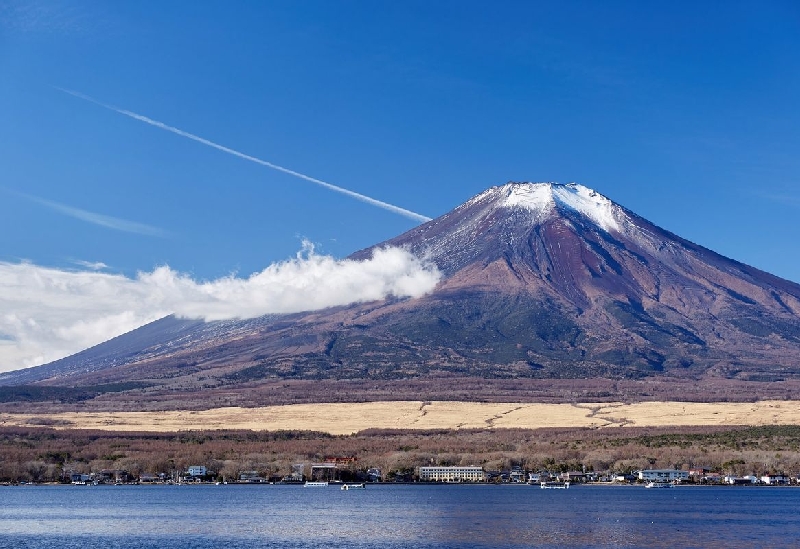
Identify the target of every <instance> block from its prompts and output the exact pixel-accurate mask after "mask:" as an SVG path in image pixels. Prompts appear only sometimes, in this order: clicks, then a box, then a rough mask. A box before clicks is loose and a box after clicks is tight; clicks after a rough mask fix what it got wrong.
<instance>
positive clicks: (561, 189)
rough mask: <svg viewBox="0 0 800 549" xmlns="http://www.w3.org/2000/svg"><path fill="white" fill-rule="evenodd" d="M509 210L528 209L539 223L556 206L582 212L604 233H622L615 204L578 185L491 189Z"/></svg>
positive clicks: (523, 184)
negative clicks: (615, 212) (615, 213)
mask: <svg viewBox="0 0 800 549" xmlns="http://www.w3.org/2000/svg"><path fill="white" fill-rule="evenodd" d="M491 190H492V191H494V192H495V193H496V194H497V196H498V198H499V199H500V200H501V202H500V204H501V206H503V207H506V208H525V209H527V210H530V211H531V212H533V213H534V217H535V218H536V219H537V220H543V219H545V218H547V217H548V216H549V215H550V214H551V213H552V212H553V209H554V208H555V207H556V206H563V207H566V208H569V209H570V210H574V211H576V212H579V213H581V214H583V215H585V216H586V217H588V218H589V219H591V220H592V221H594V222H595V223H597V224H598V225H599V226H600V227H601V228H602V229H603V230H605V231H612V230H615V231H619V230H620V226H619V223H618V222H617V219H616V217H615V215H614V211H615V207H614V203H613V202H612V201H611V200H609V199H608V198H606V197H605V196H603V195H602V194H600V193H598V192H596V191H594V190H592V189H590V188H588V187H584V186H583V185H578V184H577V183H567V184H560V183H508V184H506V185H501V186H499V187H494V189H491Z"/></svg>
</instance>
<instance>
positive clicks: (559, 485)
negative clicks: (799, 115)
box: [539, 481, 569, 490]
mask: <svg viewBox="0 0 800 549" xmlns="http://www.w3.org/2000/svg"><path fill="white" fill-rule="evenodd" d="M539 486H541V488H542V489H543V490H552V489H555V490H566V489H567V488H569V481H566V482H544V481H543V482H542V483H541V484H540V485H539Z"/></svg>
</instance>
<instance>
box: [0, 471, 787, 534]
mask: <svg viewBox="0 0 800 549" xmlns="http://www.w3.org/2000/svg"><path fill="white" fill-rule="evenodd" d="M799 512H800V488H766V487H761V488H759V487H676V488H672V489H667V490H663V489H662V490H648V489H645V488H643V487H607V486H573V487H571V488H570V489H569V490H541V489H540V488H539V487H537V486H526V485H519V486H514V485H512V486H507V485H506V486H487V485H474V486H470V485H463V486H429V485H369V486H368V487H367V489H366V490H349V491H342V490H340V489H339V487H334V486H331V487H327V488H303V487H301V486H279V485H276V486H268V485H264V486H260V485H252V486H247V485H223V486H91V487H87V486H19V487H0V547H3V548H6V547H9V548H11V547H13V548H15V549H22V548H37V549H38V548H54V549H55V548H58V549H73V548H74V549H93V548H101V547H102V548H104V549H105V548H108V547H118V548H125V549H140V548H154V547H159V548H160V547H164V548H171V549H173V548H174V549H189V548H192V549H195V548H196V549H206V548H216V547H224V548H233V549H238V548H250V547H286V548H297V549H300V548H318V547H321V548H364V549H366V548H382V549H396V548H401V547H413V548H468V547H470V548H471V547H475V548H484V547H485V548H490V547H491V548H517V547H526V548H529V547H541V548H551V547H552V548H555V547H570V548H577V547H580V548H584V547H586V548H611V547H648V548H650V547H654V548H659V547H664V548H666V547H669V548H676V547H698V548H700V547H702V548H726V549H730V548H748V549H750V548H752V547H760V548H770V547H773V548H777V547H798V546H800V517H798V513H799Z"/></svg>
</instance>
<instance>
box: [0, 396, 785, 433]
mask: <svg viewBox="0 0 800 549" xmlns="http://www.w3.org/2000/svg"><path fill="white" fill-rule="evenodd" d="M798 424H800V401H785V400H781V401H759V402H749V403H691V402H642V403H636V404H623V403H598V404H592V403H581V404H531V403H527V404H525V403H516V404H515V403H474V402H445V401H434V402H420V401H416V402H409V401H401V402H370V403H355V404H352V403H343V404H295V405H286V406H266V407H260V408H240V407H225V408H215V409H210V410H202V411H160V412H62V413H53V414H17V413H2V414H0V426H49V427H54V428H57V429H101V430H108V431H152V432H175V431H187V430H216V429H251V430H257V431H276V430H309V431H322V432H327V433H330V434H334V435H345V434H352V433H356V432H359V431H362V430H364V429H402V430H408V429H411V430H416V429H419V430H426V429H476V428H478V429H480V428H487V427H488V428H494V429H504V428H522V429H538V428H544V427H595V428H620V427H626V426H630V427H668V426H673V427H679V426H728V425H731V426H732V425H750V426H756V425H798Z"/></svg>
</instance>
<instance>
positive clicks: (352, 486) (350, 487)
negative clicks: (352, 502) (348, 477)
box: [342, 482, 367, 490]
mask: <svg viewBox="0 0 800 549" xmlns="http://www.w3.org/2000/svg"><path fill="white" fill-rule="evenodd" d="M366 487H367V486H366V485H365V484H364V483H363V482H362V483H361V484H342V490H364V489H366Z"/></svg>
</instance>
